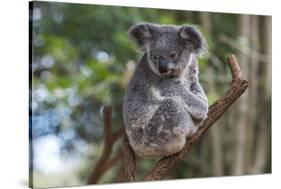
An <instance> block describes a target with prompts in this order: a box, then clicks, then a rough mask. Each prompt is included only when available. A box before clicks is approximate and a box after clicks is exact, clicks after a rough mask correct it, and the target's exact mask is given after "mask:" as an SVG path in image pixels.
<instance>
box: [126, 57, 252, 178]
mask: <svg viewBox="0 0 281 189" xmlns="http://www.w3.org/2000/svg"><path fill="white" fill-rule="evenodd" d="M227 62H228V65H229V67H230V70H231V73H232V79H233V80H232V85H231V88H230V89H229V90H228V91H227V93H226V94H225V95H224V96H223V97H222V98H220V99H219V100H217V101H216V102H214V103H213V104H212V105H211V106H210V108H209V113H208V118H207V119H206V120H205V122H204V123H203V125H202V126H201V127H200V128H199V129H198V131H197V132H196V133H195V134H194V135H193V136H192V137H190V138H189V139H188V140H187V142H186V144H185V146H184V148H183V150H182V151H181V152H179V153H177V154H174V155H172V156H168V157H164V158H163V159H161V160H159V161H158V162H157V163H156V165H155V166H154V167H153V168H152V169H151V171H150V172H149V173H148V174H147V175H146V176H145V178H144V180H146V181H151V180H160V179H161V178H162V177H163V176H165V175H166V174H167V173H168V171H169V170H170V169H171V168H173V167H174V166H175V164H176V163H177V162H178V161H179V160H180V159H182V157H183V156H184V155H185V154H186V153H188V152H189V151H190V149H191V147H192V145H193V144H194V143H195V142H196V141H197V140H198V139H199V138H200V137H201V136H202V134H203V133H205V132H206V131H207V129H208V128H209V127H210V126H211V125H213V124H214V123H215V122H216V121H217V120H218V119H219V118H220V117H221V116H222V115H223V114H224V112H225V111H226V110H227V109H228V108H229V107H230V106H231V104H232V103H233V102H234V101H235V100H237V99H238V98H239V97H240V96H241V95H242V94H243V93H244V92H245V90H246V89H247V87H248V82H247V81H246V80H244V79H243V76H242V72H241V70H240V67H239V65H238V62H237V60H236V58H235V56H234V55H231V56H229V57H228V59H227ZM126 166H128V165H126ZM132 172H134V171H132Z"/></svg>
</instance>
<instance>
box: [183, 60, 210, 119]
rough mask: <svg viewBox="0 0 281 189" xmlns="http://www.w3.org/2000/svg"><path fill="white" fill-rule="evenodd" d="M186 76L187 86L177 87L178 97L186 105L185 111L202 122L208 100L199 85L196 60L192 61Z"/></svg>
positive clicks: (206, 112)
mask: <svg viewBox="0 0 281 189" xmlns="http://www.w3.org/2000/svg"><path fill="white" fill-rule="evenodd" d="M186 74H187V75H186V79H187V81H188V83H189V85H187V86H184V87H181V86H178V88H179V89H180V90H178V92H179V96H181V98H182V100H183V101H184V103H185V104H186V108H185V109H186V110H187V111H188V112H189V113H190V114H191V116H192V117H193V118H194V119H196V120H204V119H206V118H207V114H208V98H207V96H206V94H205V92H204V90H203V88H202V87H201V85H200V83H199V79H198V74H199V71H198V64H197V61H196V60H194V61H192V63H191V65H190V66H189V68H188V72H187V73H186Z"/></svg>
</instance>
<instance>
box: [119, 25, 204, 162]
mask: <svg viewBox="0 0 281 189" xmlns="http://www.w3.org/2000/svg"><path fill="white" fill-rule="evenodd" d="M128 33H129V35H130V37H131V38H132V39H133V40H134V41H135V42H136V43H137V45H138V47H139V48H140V49H141V51H142V53H143V55H142V57H141V59H140V60H139V62H138V64H137V67H136V70H135V72H134V74H133V76H132V78H131V80H130V82H129V85H128V89H127V91H126V94H125V97H124V100H123V121H124V127H125V130H126V134H127V136H128V139H129V143H130V145H131V147H132V148H133V150H134V151H135V153H136V154H137V155H138V156H140V157H143V158H149V159H155V158H161V157H164V156H169V155H172V154H175V153H177V152H179V151H180V150H182V148H183V147H184V145H185V143H186V139H187V138H188V137H190V136H192V135H193V134H194V133H195V132H196V131H197V130H198V128H199V127H200V126H201V125H202V123H203V122H204V120H205V119H206V118H207V114H208V99H207V97H206V94H205V92H204V90H203V89H202V87H201V85H200V83H199V80H198V74H199V71H198V63H197V57H198V55H200V54H202V52H204V51H205V50H206V43H205V39H204V38H203V36H202V34H201V33H200V32H199V31H198V30H197V29H196V27H195V26H190V25H183V26H176V25H158V24H152V23H139V24H136V25H133V26H132V27H131V28H130V29H129V31H128Z"/></svg>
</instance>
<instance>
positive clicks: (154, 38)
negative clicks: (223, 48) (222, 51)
mask: <svg viewBox="0 0 281 189" xmlns="http://www.w3.org/2000/svg"><path fill="white" fill-rule="evenodd" d="M129 34H130V36H131V37H132V38H133V39H134V40H135V41H136V42H137V44H138V46H139V47H140V49H141V50H142V51H144V52H146V53H147V57H148V62H149V65H150V68H151V69H152V70H153V72H155V73H156V74H158V75H160V76H163V77H178V76H180V75H182V73H183V72H184V71H185V70H186V68H187V66H188V65H189V64H190V62H191V60H192V57H193V56H194V55H195V56H196V55H199V54H200V53H201V52H203V51H204V50H205V47H206V45H205V39H204V38H203V36H202V35H201V33H200V32H199V31H198V30H197V29H196V28H195V27H194V26H190V25H183V26H173V25H157V24H151V23H140V24H136V25H134V26H132V27H131V28H130V29H129Z"/></svg>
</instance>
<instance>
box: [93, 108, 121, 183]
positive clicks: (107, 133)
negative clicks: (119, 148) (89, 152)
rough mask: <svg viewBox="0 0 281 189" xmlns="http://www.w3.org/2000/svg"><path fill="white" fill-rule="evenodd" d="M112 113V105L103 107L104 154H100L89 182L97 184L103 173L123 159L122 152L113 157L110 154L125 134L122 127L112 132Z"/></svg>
mask: <svg viewBox="0 0 281 189" xmlns="http://www.w3.org/2000/svg"><path fill="white" fill-rule="evenodd" d="M111 114H112V107H109V106H106V107H104V109H103V116H104V145H103V151H102V155H101V156H100V158H99V160H98V161H97V164H96V166H95V168H94V169H93V171H92V173H91V174H90V176H89V178H88V184H95V183H97V182H98V180H99V179H100V178H101V177H102V175H103V174H104V173H105V172H106V171H107V170H108V169H110V168H111V167H112V166H114V164H115V163H116V162H117V161H118V160H119V159H121V152H119V153H117V155H116V156H114V157H113V158H112V159H109V158H110V155H111V153H112V149H113V144H114V143H115V142H116V141H117V139H118V138H119V137H120V136H122V135H123V134H124V128H123V127H122V128H121V129H119V130H118V131H116V132H114V133H113V132H112V126H111Z"/></svg>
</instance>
